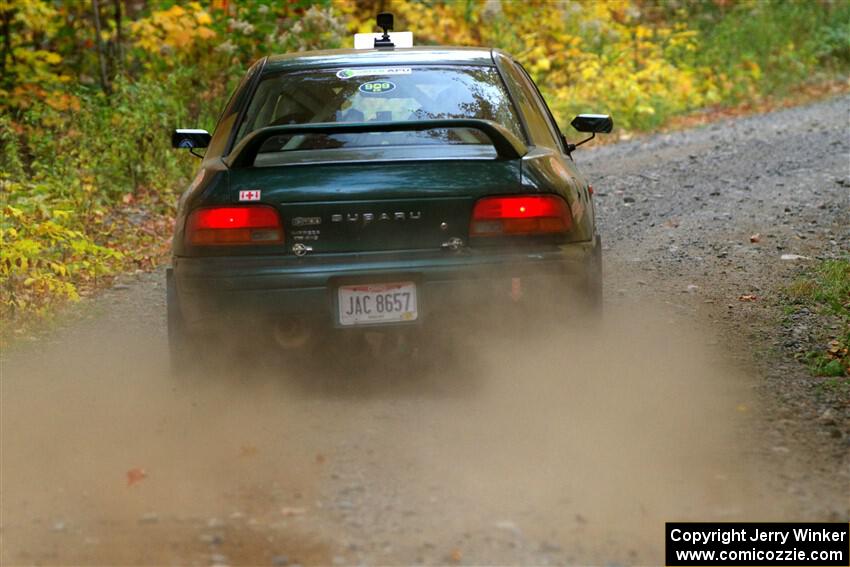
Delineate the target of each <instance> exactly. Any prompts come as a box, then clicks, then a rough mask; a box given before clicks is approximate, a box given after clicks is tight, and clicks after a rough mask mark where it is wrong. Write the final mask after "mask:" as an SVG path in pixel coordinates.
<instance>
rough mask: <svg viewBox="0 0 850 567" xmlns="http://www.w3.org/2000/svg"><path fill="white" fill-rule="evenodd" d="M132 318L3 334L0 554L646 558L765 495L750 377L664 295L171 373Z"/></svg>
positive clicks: (209, 354)
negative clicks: (689, 529)
mask: <svg viewBox="0 0 850 567" xmlns="http://www.w3.org/2000/svg"><path fill="white" fill-rule="evenodd" d="M128 320H132V319H131V318H128V317H127V316H126V314H125V315H124V316H111V315H105V316H103V317H100V318H95V319H94V320H93V321H91V322H89V323H81V324H78V325H75V326H72V327H71V328H70V329H66V330H63V331H60V332H59V333H58V334H57V335H56V338H55V339H54V340H52V341H51V342H47V341H41V342H39V343H37V344H30V345H21V346H18V347H16V348H15V349H13V350H12V351H11V352H8V353H5V355H4V356H5V360H4V361H3V367H2V408H1V409H2V504H0V512H1V513H2V527H1V528H0V529H2V531H0V535H2V546H0V547H2V555H0V559H2V563H3V564H4V565H15V564H111V565H118V564H128V565H129V564H175V565H183V564H200V565H203V564H210V563H228V564H252V565H272V564H275V563H276V564H283V563H284V562H290V563H296V562H297V563H301V564H328V563H331V562H332V561H333V562H336V563H360V562H365V563H381V564H410V563H414V562H423V563H445V562H447V561H458V562H462V563H541V562H544V561H545V560H555V561H559V562H563V561H566V562H581V563H595V564H600V563H611V562H624V563H635V562H642V563H648V562H649V563H659V562H661V557H662V555H661V553H662V551H663V522H665V521H677V520H703V521H711V520H743V519H759V520H766V519H776V518H777V517H778V516H781V514H782V511H781V510H778V509H777V508H776V505H775V504H774V503H772V502H771V501H769V500H768V499H766V498H765V497H764V496H763V494H762V491H761V490H760V488H759V483H758V473H757V470H756V469H755V467H754V463H753V462H752V459H751V457H750V456H749V453H748V448H747V446H746V443H744V442H742V441H741V437H742V435H743V434H744V433H745V432H746V429H747V427H748V423H749V420H751V419H753V416H752V408H751V402H750V401H749V398H750V397H751V393H750V387H751V385H752V384H751V383H750V382H749V380H750V379H748V378H746V377H745V375H744V374H743V373H742V372H741V371H740V370H737V369H735V368H733V367H732V366H731V365H728V364H727V363H725V362H724V361H723V359H722V357H721V356H720V355H719V354H718V353H716V352H713V351H714V348H715V347H712V346H711V344H712V342H713V338H712V337H711V336H709V335H707V334H705V333H703V332H702V331H701V330H700V329H698V328H696V327H695V324H694V323H693V321H683V320H679V319H676V318H671V316H670V315H669V314H667V313H665V311H664V309H663V308H661V307H659V306H653V305H648V304H643V303H642V304H640V305H639V306H638V305H618V306H613V307H612V306H609V307H608V308H607V310H606V313H605V317H604V319H603V321H602V322H601V323H597V324H594V325H591V324H587V323H584V322H582V321H580V320H574V321H570V322H569V323H566V324H563V325H558V326H549V327H541V326H539V325H536V324H533V323H528V322H526V323H523V322H522V321H521V320H519V319H518V318H513V319H510V320H509V321H508V322H507V323H504V324H501V325H493V324H490V325H487V326H486V327H483V326H479V325H468V326H467V325H461V326H460V327H457V326H454V327H446V328H444V327H442V326H441V325H429V326H427V327H425V329H424V330H423V332H421V333H419V334H410V335H408V334H405V335H404V338H403V339H401V342H402V344H401V346H399V345H398V344H397V339H396V337H395V335H392V336H389V337H386V336H385V337H383V338H381V337H380V336H379V337H378V339H377V340H376V339H375V337H370V338H365V337H364V338H363V340H360V339H356V340H350V339H349V340H346V341H344V342H345V343H346V344H345V346H339V345H337V344H330V343H337V342H341V341H339V340H338V339H339V337H338V336H337V335H329V336H327V337H325V342H324V343H323V344H321V345H319V346H318V347H317V348H315V349H314V350H313V351H310V352H308V353H303V354H301V355H299V356H283V357H279V356H276V355H272V354H270V353H269V352H268V351H260V352H259V353H254V354H253V355H251V356H248V357H246V356H241V357H237V356H235V355H233V356H232V357H231V355H230V354H227V355H225V356H224V357H223V356H220V355H219V356H217V353H219V352H228V353H229V351H226V350H225V349H220V348H210V349H209V350H208V351H206V352H204V353H203V354H202V356H200V357H199V364H201V363H203V362H206V365H205V368H206V370H205V371H204V372H203V373H200V375H197V376H184V377H178V378H172V377H171V376H170V375H169V373H168V371H167V366H168V365H167V350H166V347H165V337H164V330H163V329H162V327H161V324H160V322H159V320H158V319H156V320H153V319H151V320H150V321H148V322H147V323H144V322H142V323H138V322H136V323H134V324H128V323H127V321H128ZM485 328H486V331H485V330H484V329H485ZM137 468H141V469H144V471H145V475H146V476H145V477H144V478H143V479H141V480H131V481H128V477H127V472H128V471H130V470H131V469H137ZM547 558H548V559H547Z"/></svg>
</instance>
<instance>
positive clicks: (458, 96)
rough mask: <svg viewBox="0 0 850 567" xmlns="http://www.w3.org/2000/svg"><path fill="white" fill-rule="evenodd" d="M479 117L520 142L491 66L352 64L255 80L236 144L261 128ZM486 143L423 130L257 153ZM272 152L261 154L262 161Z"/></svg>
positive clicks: (324, 138)
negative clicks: (501, 128) (253, 91)
mask: <svg viewBox="0 0 850 567" xmlns="http://www.w3.org/2000/svg"><path fill="white" fill-rule="evenodd" d="M445 118H478V119H484V120H492V121H493V122H497V123H498V124H501V125H502V126H504V127H505V128H506V129H508V130H509V131H511V132H512V133H513V134H515V135H516V136H517V137H518V138H519V139H521V140H522V139H524V135H523V133H522V129H521V127H520V125H519V120H518V118H517V115H516V111H515V109H514V107H513V105H512V103H511V101H510V99H509V98H508V95H507V93H506V91H505V87H504V85H503V83H502V80H501V78H500V77H499V74H498V73H497V72H496V70H495V68H492V67H481V66H456V65H453V66H427V67H425V66H411V67H352V68H336V69H327V70H324V69H322V70H315V69H314V70H310V71H302V72H296V73H287V74H282V75H276V76H270V77H267V78H265V79H263V80H261V81H260V84H259V85H258V87H257V91H256V93H255V94H254V97H253V99H252V101H251V104H250V105H249V106H248V110H247V112H246V113H245V118H244V121H243V122H242V124H241V125H240V128H239V131H238V133H237V142H238V141H239V140H240V139H242V138H243V137H245V136H246V135H247V134H249V133H250V132H252V131H254V130H257V129H259V128H263V127H266V126H275V125H284V124H309V123H316V122H341V123H346V122H396V121H406V120H427V119H445ZM447 145H450V146H453V147H457V146H467V147H469V146H478V147H482V146H486V148H487V150H486V151H487V152H491V151H492V147H491V145H490V140H489V138H487V136H486V135H484V134H483V133H481V132H479V131H477V130H473V129H467V128H452V129H444V130H432V131H424V132H383V133H364V134H307V135H304V134H299V135H286V136H276V137H273V138H270V139H269V140H268V141H267V142H266V143H265V144H264V145H263V147H262V148H261V150H260V154H261V155H259V156H258V161H260V160H262V159H263V156H262V154H280V153H283V152H297V151H304V150H320V149H329V150H331V149H343V150H345V149H357V148H364V149H365V148H380V147H384V146H391V147H393V148H396V149H398V148H404V147H409V148H414V147H422V146H429V147H433V146H443V147H445V146H447ZM269 157H271V156H266V160H267V159H268V158H269Z"/></svg>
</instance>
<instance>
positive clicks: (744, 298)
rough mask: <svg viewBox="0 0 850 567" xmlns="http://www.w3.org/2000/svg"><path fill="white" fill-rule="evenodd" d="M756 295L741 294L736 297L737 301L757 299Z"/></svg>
mask: <svg viewBox="0 0 850 567" xmlns="http://www.w3.org/2000/svg"><path fill="white" fill-rule="evenodd" d="M757 300H758V296H756V295H742V296H741V297H739V298H738V301H757Z"/></svg>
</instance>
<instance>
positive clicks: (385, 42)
mask: <svg viewBox="0 0 850 567" xmlns="http://www.w3.org/2000/svg"><path fill="white" fill-rule="evenodd" d="M377 19H378V27H379V28H381V29H382V30H384V35H383V36H381V37H380V38H377V37H376V38H375V49H378V48H381V47H395V44H394V43H393V42H392V40H391V39H390V30H392V29H393V15H392V14H391V13H389V12H381V13H380V14H378V18H377Z"/></svg>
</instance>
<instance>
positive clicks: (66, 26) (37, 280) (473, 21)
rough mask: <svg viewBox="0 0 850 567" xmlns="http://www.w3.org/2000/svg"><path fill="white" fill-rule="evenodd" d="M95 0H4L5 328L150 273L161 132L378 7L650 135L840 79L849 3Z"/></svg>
mask: <svg viewBox="0 0 850 567" xmlns="http://www.w3.org/2000/svg"><path fill="white" fill-rule="evenodd" d="M98 5H99V6H100V9H99V11H98V12H97V13H95V12H94V10H93V7H92V6H93V3H91V2H61V1H58V0H0V33H2V34H3V37H2V38H0V39H2V41H0V66H2V73H0V108H2V113H1V114H0V184H2V186H0V197H2V202H0V211H2V213H3V218H2V228H0V231H1V232H0V238H2V242H0V244H2V248H3V250H2V257H0V283H2V288H1V289H0V309H3V313H2V316H4V317H14V318H15V320H16V323H15V325H12V326H13V327H14V326H16V325H19V324H20V323H22V322H24V321H26V320H27V318H28V317H30V316H31V315H33V314H37V315H41V314H45V313H49V312H50V311H51V310H52V309H53V308H54V307H55V306H57V305H60V304H61V303H62V302H64V301H67V300H74V299H76V298H78V297H79V296H80V295H81V294H84V293H86V292H87V291H88V290H90V289H91V288H92V287H94V286H96V285H98V283H99V282H101V281H103V280H104V278H107V279H108V277H109V276H110V275H111V274H114V273H117V272H119V271H121V270H126V269H128V268H138V267H142V268H145V267H149V266H150V265H152V264H154V263H155V262H156V258H158V257H159V255H161V253H162V251H163V250H164V249H165V247H166V246H167V238H168V236H169V234H170V217H171V214H172V213H173V206H174V203H175V202H176V198H177V194H178V192H179V191H180V190H181V189H182V188H183V187H184V186H185V185H186V183H187V181H188V179H189V177H190V176H191V174H192V170H193V168H194V167H196V162H195V161H194V158H192V157H191V156H189V155H188V154H185V153H178V152H173V151H172V150H171V149H170V148H169V145H168V132H169V130H171V129H172V128H174V127H177V126H198V127H204V128H207V129H211V128H212V127H213V126H214V123H215V119H216V116H217V115H218V112H219V111H220V110H221V107H222V105H223V104H224V102H225V101H226V98H227V96H228V93H229V92H231V91H232V89H233V88H234V87H235V86H236V84H237V82H238V81H239V79H240V78H241V76H242V75H243V73H244V71H245V70H246V68H247V67H248V65H250V63H251V62H253V61H254V60H256V59H258V58H260V57H262V56H264V55H266V54H269V53H285V52H293V51H304V50H310V49H326V48H335V47H350V46H351V38H350V35H351V34H352V33H353V32H355V31H372V30H373V22H374V15H375V14H376V13H377V12H379V11H380V10H382V9H385V10H390V11H393V12H394V13H395V14H396V18H397V19H396V21H397V27H398V28H399V29H409V30H412V31H413V32H414V35H415V38H416V42H417V43H420V44H429V43H437V44H450V45H493V46H496V47H502V48H504V49H506V50H507V51H509V52H511V53H512V54H514V55H515V56H516V57H517V58H518V59H519V60H520V61H521V62H522V63H523V64H524V65H525V67H526V68H527V69H528V71H529V72H530V73H531V75H532V76H533V77H534V79H535V80H536V81H537V82H538V83H539V85H540V87H541V89H542V90H543V93H544V95H545V96H546V98H547V100H548V101H549V102H550V104H551V106H552V109H553V111H554V113H555V114H556V116H557V117H558V119H559V121H560V123H561V124H566V123H567V122H568V121H569V119H570V118H571V117H572V115H574V114H576V113H579V112H586V111H600V112H610V113H611V114H613V115H614V117H615V120H616V122H617V124H618V128H620V129H621V130H648V129H652V128H656V127H658V126H660V125H662V124H664V123H666V122H667V121H668V120H669V119H670V118H671V117H673V116H677V115H680V114H683V113H687V112H689V111H691V110H694V109H698V108H703V107H705V106H707V105H714V104H729V103H736V102H740V101H756V100H758V98H759V97H762V96H765V95H772V94H777V93H779V94H782V93H784V92H787V91H788V90H789V89H791V88H794V87H795V86H797V85H800V84H803V83H806V82H808V81H811V80H812V78H813V77H815V78H816V77H817V76H819V74H820V75H823V76H824V77H829V76H834V75H835V73H844V72H846V70H847V69H848V68H850V3H848V2H846V1H845V0H812V1H795V0H706V1H704V2H682V1H681V0H665V1H663V2H662V1H658V0H564V1H558V2H554V1H546V0H526V1H523V2H519V1H509V0H501V1H499V0H489V1H486V2H485V1H483V0H456V1H448V0H447V1H440V0H428V1H422V2H420V1H413V0H323V1H321V2H315V3H311V2H308V1H306V0H287V1H286V2H281V1H279V0H239V1H237V0H206V1H204V2H178V1H176V0H149V1H147V2H141V3H140V2H130V3H127V2H107V1H101V2H99V3H98ZM97 28H99V29H100V34H97V33H96V31H95V30H96V29H97ZM830 74H832V75H830ZM845 281H846V280H845ZM839 292H840V293H846V290H844V291H841V290H839ZM824 293H826V294H827V295H828V296H829V297H833V296H834V295H835V293H836V292H835V291H834V290H833V291H824ZM813 300H815V301H821V299H813ZM823 301H824V302H825V304H829V305H833V303H832V300H830V299H828V298H827V297H826V296H825V297H824V299H823Z"/></svg>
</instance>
